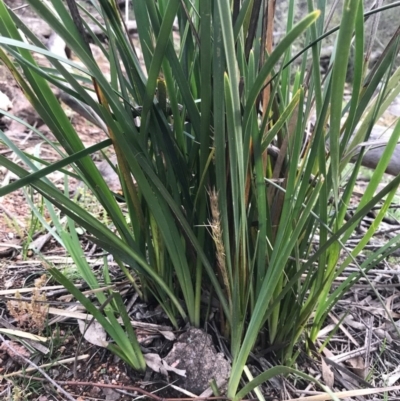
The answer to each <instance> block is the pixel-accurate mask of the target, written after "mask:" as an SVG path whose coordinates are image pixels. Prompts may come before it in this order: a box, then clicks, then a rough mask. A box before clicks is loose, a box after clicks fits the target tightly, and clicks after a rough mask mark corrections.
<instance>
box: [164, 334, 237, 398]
mask: <svg viewBox="0 0 400 401" xmlns="http://www.w3.org/2000/svg"><path fill="white" fill-rule="evenodd" d="M164 360H165V362H167V363H168V365H173V366H174V367H177V368H179V369H185V370H186V378H183V379H180V382H179V384H178V385H179V386H181V387H183V388H185V389H186V390H188V391H190V392H192V393H194V394H201V393H202V392H203V391H204V390H206V389H207V388H208V387H209V385H210V384H209V382H210V380H212V379H215V380H216V381H217V383H220V382H221V381H223V379H225V380H227V379H228V378H229V375H230V371H231V366H230V363H229V362H228V361H227V360H226V359H225V357H224V355H223V354H222V353H220V352H217V351H216V350H215V348H214V346H213V344H212V339H211V336H210V335H209V334H206V333H205V332H204V331H202V330H200V329H196V328H190V329H189V330H188V331H187V332H186V333H183V334H181V335H180V336H179V337H178V340H177V342H176V343H175V344H174V346H173V348H172V350H171V352H170V353H169V354H168V355H167V356H166V357H165V358H164Z"/></svg>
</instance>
